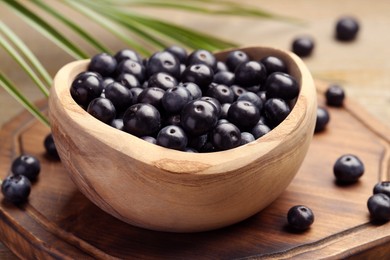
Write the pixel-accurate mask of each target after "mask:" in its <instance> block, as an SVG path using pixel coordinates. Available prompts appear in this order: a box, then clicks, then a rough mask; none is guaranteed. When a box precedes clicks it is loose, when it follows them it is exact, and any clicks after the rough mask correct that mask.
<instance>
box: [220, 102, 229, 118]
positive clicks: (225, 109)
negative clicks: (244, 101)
mask: <svg viewBox="0 0 390 260" xmlns="http://www.w3.org/2000/svg"><path fill="white" fill-rule="evenodd" d="M231 105H232V104H231V103H224V104H221V114H220V115H219V118H220V119H226V118H227V116H228V111H229V108H230V106H231Z"/></svg>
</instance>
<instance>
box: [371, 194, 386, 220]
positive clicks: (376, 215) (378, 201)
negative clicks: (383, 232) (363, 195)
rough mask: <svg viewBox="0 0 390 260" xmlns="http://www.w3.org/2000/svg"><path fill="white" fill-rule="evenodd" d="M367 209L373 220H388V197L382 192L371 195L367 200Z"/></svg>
mask: <svg viewBox="0 0 390 260" xmlns="http://www.w3.org/2000/svg"><path fill="white" fill-rule="evenodd" d="M367 207H368V211H369V212H370V215H371V218H372V219H373V220H375V221H389V220H390V198H389V197H388V196H387V195H386V194H384V193H377V194H374V195H372V196H371V197H370V198H369V199H368V201H367Z"/></svg>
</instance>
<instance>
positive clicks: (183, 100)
mask: <svg viewBox="0 0 390 260" xmlns="http://www.w3.org/2000/svg"><path fill="white" fill-rule="evenodd" d="M191 100H192V96H191V93H190V92H189V91H188V90H187V89H186V88H185V87H183V86H177V87H174V88H170V89H168V90H167V91H165V93H164V95H163V97H162V99H161V103H162V106H163V108H164V109H165V111H167V112H169V113H171V114H176V113H180V111H181V110H182V109H183V107H184V106H185V105H186V104H187V103H188V102H190V101H191Z"/></svg>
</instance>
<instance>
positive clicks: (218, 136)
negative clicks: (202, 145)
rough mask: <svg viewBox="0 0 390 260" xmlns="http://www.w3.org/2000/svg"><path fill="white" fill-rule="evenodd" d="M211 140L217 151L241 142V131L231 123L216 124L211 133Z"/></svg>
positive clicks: (233, 146)
mask: <svg viewBox="0 0 390 260" xmlns="http://www.w3.org/2000/svg"><path fill="white" fill-rule="evenodd" d="M211 142H212V144H213V146H214V147H215V149H217V150H218V151H224V150H228V149H232V148H235V147H238V146H239V145H240V144H241V132H240V130H239V129H238V127H236V126H235V125H234V124H232V123H224V124H218V125H217V126H216V127H215V128H214V129H213V131H212V133H211Z"/></svg>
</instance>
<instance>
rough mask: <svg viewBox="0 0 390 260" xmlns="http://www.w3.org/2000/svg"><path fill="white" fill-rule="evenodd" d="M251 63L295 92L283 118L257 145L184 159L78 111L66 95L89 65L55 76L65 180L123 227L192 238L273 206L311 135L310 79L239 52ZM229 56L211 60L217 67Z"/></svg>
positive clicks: (260, 52) (251, 51) (295, 68)
mask: <svg viewBox="0 0 390 260" xmlns="http://www.w3.org/2000/svg"><path fill="white" fill-rule="evenodd" d="M240 50H243V51H244V52H246V53H247V54H248V55H249V56H250V57H251V59H253V60H260V59H261V58H263V57H265V56H268V55H273V56H277V57H279V58H281V59H282V60H284V61H285V62H286V65H287V67H288V69H289V73H290V74H291V75H293V76H294V77H295V78H296V80H297V81H298V82H299V84H300V86H301V90H300V93H299V96H298V98H297V101H296V104H295V106H294V108H293V109H292V111H291V113H290V114H289V115H288V117H287V118H286V119H285V120H284V121H283V122H282V123H281V124H279V125H278V126H277V127H276V128H274V129H273V130H272V131H271V132H270V133H268V134H266V135H264V136H263V137H261V138H259V139H257V140H256V141H254V142H252V143H250V144H247V145H244V146H240V147H237V148H235V149H230V150H227V151H223V152H214V153H195V154H194V153H186V152H181V151H176V150H173V149H166V148H163V147H160V146H157V145H153V144H150V143H148V142H145V141H143V140H142V139H140V138H137V137H135V136H132V135H129V134H127V133H126V132H123V131H118V130H117V129H115V128H112V127H110V126H109V125H106V124H104V123H102V122H99V121H98V120H97V119H95V118H93V117H92V116H91V115H89V114H88V113H87V112H86V111H84V110H83V109H82V108H81V107H80V106H79V105H78V104H76V103H75V101H74V100H73V99H72V97H71V95H70V91H69V89H70V86H71V83H72V82H73V80H74V78H75V76H76V75H78V74H79V73H80V72H82V71H85V68H86V66H87V63H88V61H80V62H74V63H71V64H68V65H67V66H65V67H64V68H63V69H61V70H60V71H59V73H58V74H57V75H56V77H55V80H54V86H53V88H52V91H51V95H50V98H49V114H50V119H51V120H50V121H51V127H52V132H53V137H54V139H55V141H56V145H57V148H58V152H59V154H60V157H61V160H62V162H63V164H64V166H65V167H66V168H67V169H69V172H70V174H71V178H72V179H73V180H74V182H75V183H76V184H77V186H78V187H79V188H80V190H81V191H82V192H83V194H85V195H86V196H87V197H88V198H89V199H90V200H91V201H93V202H95V203H96V205H98V206H99V207H100V208H102V209H103V210H105V211H106V212H108V213H110V214H112V215H113V216H115V217H117V218H119V219H121V220H123V221H125V222H128V223H130V224H133V225H136V226H139V227H144V228H148V229H152V230H159V231H176V232H194V231H205V230H211V229H215V228H220V227H224V226H227V225H231V224H233V223H236V222H238V221H241V220H243V219H246V218H248V217H249V216H252V215H254V214H255V213H257V212H259V211H260V210H262V209H263V208H265V207H266V206H268V205H269V204H270V203H271V202H272V201H274V200H275V199H276V198H277V197H278V196H279V195H280V194H281V193H282V192H283V191H284V189H285V188H286V187H287V185H288V184H289V183H290V182H291V180H292V178H293V177H294V176H295V174H296V173H297V171H298V169H299V167H300V165H301V163H302V161H303V159H304V157H305V155H306V153H307V150H308V147H309V145H310V141H311V139H312V134H313V131H314V124H315V117H316V108H317V102H316V101H317V99H316V90H315V86H314V82H313V79H312V77H311V75H310V73H309V71H308V69H307V67H306V66H305V65H304V63H303V62H302V60H301V59H299V58H298V57H297V56H296V55H294V54H292V53H289V52H285V51H281V50H278V49H274V48H266V47H247V48H241V49H240ZM230 51H231V50H227V51H225V52H221V53H219V54H216V57H217V59H220V60H224V59H225V57H226V55H227V54H228V53H229V52H230Z"/></svg>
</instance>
